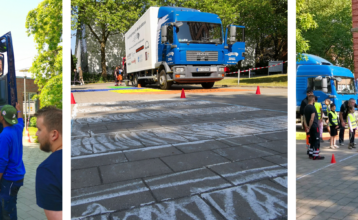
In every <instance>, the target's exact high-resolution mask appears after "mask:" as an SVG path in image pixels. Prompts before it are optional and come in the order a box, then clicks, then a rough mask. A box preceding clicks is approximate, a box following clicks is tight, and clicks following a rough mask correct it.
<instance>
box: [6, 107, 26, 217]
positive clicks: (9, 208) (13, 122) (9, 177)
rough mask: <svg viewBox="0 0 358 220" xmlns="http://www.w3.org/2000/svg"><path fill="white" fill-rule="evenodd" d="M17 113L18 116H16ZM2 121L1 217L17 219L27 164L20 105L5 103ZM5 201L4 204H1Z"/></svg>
mask: <svg viewBox="0 0 358 220" xmlns="http://www.w3.org/2000/svg"><path fill="white" fill-rule="evenodd" d="M16 115H17V117H16ZM0 123H1V124H2V125H3V127H4V130H3V131H2V133H1V134H0V205H3V206H4V208H3V209H1V206H0V218H1V219H2V217H3V216H8V217H10V219H11V220H15V219H17V209H16V201H17V194H18V192H19V190H20V187H21V186H22V185H23V183H24V176H25V166H24V162H23V161H22V152H23V146H22V132H23V130H24V120H23V119H22V113H21V111H20V105H19V104H18V103H16V109H15V108H14V107H13V106H11V105H5V106H4V107H2V108H1V111H0ZM2 202H4V204H1V203H2Z"/></svg>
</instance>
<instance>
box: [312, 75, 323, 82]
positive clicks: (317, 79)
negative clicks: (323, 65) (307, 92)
mask: <svg viewBox="0 0 358 220" xmlns="http://www.w3.org/2000/svg"><path fill="white" fill-rule="evenodd" d="M322 79H323V78H322V76H317V77H316V78H314V81H321V80H322Z"/></svg>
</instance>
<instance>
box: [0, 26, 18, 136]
mask: <svg viewBox="0 0 358 220" xmlns="http://www.w3.org/2000/svg"><path fill="white" fill-rule="evenodd" d="M16 102H17V87H16V73H15V60H14V51H13V47H12V37H11V32H8V33H6V34H5V35H3V36H0V109H1V108H2V107H3V106H4V105H13V106H15V105H16ZM2 130H3V127H2V124H0V133H1V132H2Z"/></svg>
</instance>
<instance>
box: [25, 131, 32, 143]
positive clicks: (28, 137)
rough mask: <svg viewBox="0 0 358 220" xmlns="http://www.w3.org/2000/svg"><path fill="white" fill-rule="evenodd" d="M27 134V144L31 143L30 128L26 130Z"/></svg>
mask: <svg viewBox="0 0 358 220" xmlns="http://www.w3.org/2000/svg"><path fill="white" fill-rule="evenodd" d="M26 133H27V142H29V143H31V138H30V132H29V129H28V128H27V129H26Z"/></svg>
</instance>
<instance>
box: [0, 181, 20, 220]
mask: <svg viewBox="0 0 358 220" xmlns="http://www.w3.org/2000/svg"><path fill="white" fill-rule="evenodd" d="M23 185H24V180H23V179H22V180H18V181H9V180H5V179H4V178H2V179H1V180H0V198H1V199H0V220H3V219H9V218H10V219H11V220H17V209H16V201H17V193H18V192H19V190H20V187H21V186H23Z"/></svg>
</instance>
